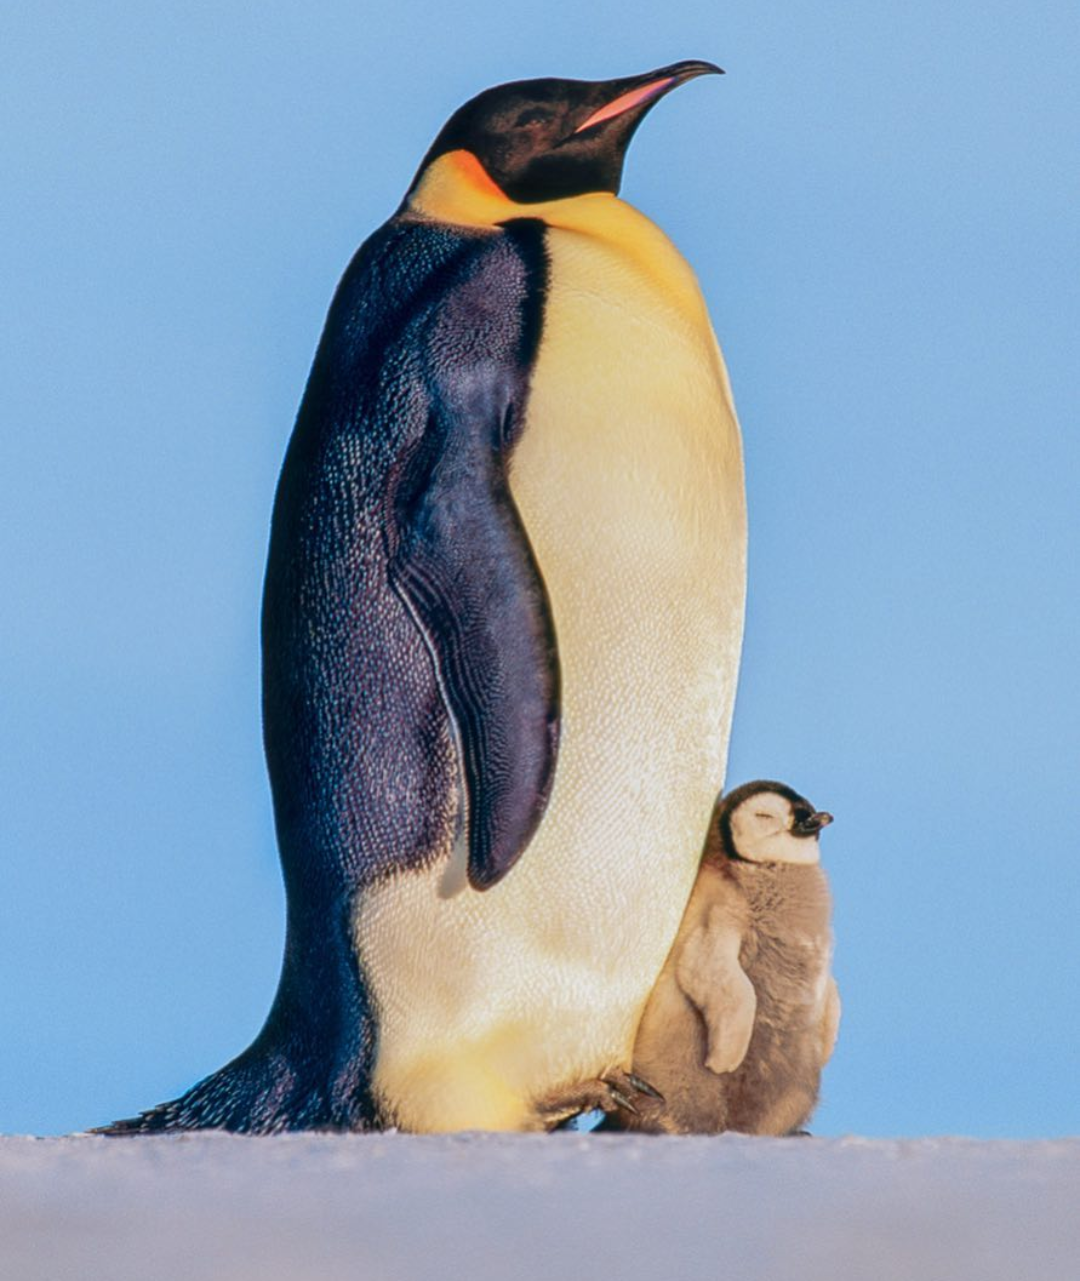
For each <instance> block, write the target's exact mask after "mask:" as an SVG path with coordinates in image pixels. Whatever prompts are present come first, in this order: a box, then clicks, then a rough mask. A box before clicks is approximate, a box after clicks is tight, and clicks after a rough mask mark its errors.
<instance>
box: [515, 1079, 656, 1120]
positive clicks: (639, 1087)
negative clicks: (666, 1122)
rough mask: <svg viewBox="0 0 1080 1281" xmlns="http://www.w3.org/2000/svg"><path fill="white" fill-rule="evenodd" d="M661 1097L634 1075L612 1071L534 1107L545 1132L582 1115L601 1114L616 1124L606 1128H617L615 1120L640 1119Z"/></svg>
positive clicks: (561, 1092)
mask: <svg viewBox="0 0 1080 1281" xmlns="http://www.w3.org/2000/svg"><path fill="white" fill-rule="evenodd" d="M663 1102H664V1096H663V1095H662V1094H661V1093H660V1091H659V1090H658V1089H656V1087H655V1086H653V1085H650V1084H649V1082H648V1081H646V1080H643V1079H642V1078H641V1077H640V1076H637V1075H636V1074H635V1073H633V1072H624V1071H623V1070H622V1069H621V1068H613V1069H612V1070H611V1071H609V1072H606V1073H605V1074H604V1075H603V1076H601V1077H597V1078H596V1079H594V1080H592V1081H583V1082H581V1083H580V1084H578V1085H574V1086H569V1087H567V1088H566V1089H565V1090H560V1091H558V1092H556V1093H555V1094H553V1095H549V1096H548V1098H546V1099H544V1100H543V1101H542V1102H541V1103H540V1104H539V1105H538V1107H537V1111H538V1113H539V1114H540V1116H541V1117H542V1118H543V1119H544V1121H545V1126H546V1128H547V1129H558V1128H559V1127H560V1126H562V1125H564V1124H565V1123H566V1122H567V1121H568V1120H570V1119H572V1118H573V1117H575V1116H580V1115H581V1114H582V1113H584V1112H596V1111H600V1112H603V1113H604V1114H605V1116H606V1117H607V1118H608V1119H609V1120H612V1121H615V1122H616V1123H615V1124H613V1125H605V1126H604V1127H603V1128H605V1129H618V1128H620V1127H619V1125H618V1118H619V1117H620V1116H621V1117H622V1118H623V1119H624V1120H629V1118H630V1117H635V1118H641V1116H642V1113H643V1111H645V1110H652V1109H655V1107H656V1106H657V1105H662V1104H663Z"/></svg>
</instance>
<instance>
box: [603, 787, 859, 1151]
mask: <svg viewBox="0 0 1080 1281" xmlns="http://www.w3.org/2000/svg"><path fill="white" fill-rule="evenodd" d="M831 822H832V815H831V814H827V813H824V812H822V811H819V810H815V809H814V807H813V806H812V805H811V804H810V802H809V801H807V800H806V799H804V798H803V797H802V796H800V795H798V793H797V792H794V791H792V789H791V788H790V787H787V786H786V785H785V784H783V783H774V782H769V781H759V782H754V783H746V784H744V785H743V786H742V787H738V788H736V789H735V790H734V791H732V792H730V793H729V794H728V795H727V796H726V797H723V798H722V800H720V801H719V802H718V803H717V809H716V813H715V816H714V820H713V823H712V825H711V826H710V829H709V837H708V840H707V842H706V846H705V853H704V856H703V858H702V863H701V870H700V871H699V873H698V878H697V881H696V882H695V883H694V888H693V891H692V893H691V895H690V901H689V903H688V904H687V908H686V913H685V915H684V916H683V920H682V924H681V925H680V926H679V932H678V935H677V937H676V939H675V943H674V946H673V947H672V949H671V953H670V955H669V956H668V959H667V961H666V963H665V965H664V968H663V971H662V972H661V974H660V977H659V979H658V980H657V983H656V986H655V987H654V988H653V991H652V994H651V996H650V997H649V1001H648V1004H647V1005H646V1007H645V1013H644V1015H643V1016H642V1020H641V1026H640V1027H639V1028H638V1032H637V1039H636V1041H635V1043H634V1057H633V1073H632V1076H633V1077H640V1078H642V1080H643V1081H645V1082H647V1083H648V1085H650V1086H651V1087H653V1090H654V1093H655V1095H658V1096H659V1098H655V1097H654V1098H648V1097H645V1096H640V1097H638V1098H637V1099H635V1100H633V1101H632V1102H631V1108H632V1109H633V1110H631V1109H626V1110H623V1111H622V1112H613V1113H612V1115H611V1116H610V1117H609V1119H608V1121H609V1123H607V1124H605V1128H607V1129H634V1130H646V1131H650V1130H651V1131H659V1132H665V1133H670V1134H714V1133H718V1132H719V1131H721V1130H738V1131H741V1132H742V1133H744V1134H773V1135H780V1134H790V1133H793V1132H795V1131H797V1130H799V1128H800V1127H801V1126H803V1125H805V1124H806V1122H807V1120H808V1119H809V1117H810V1114H811V1112H812V1111H813V1109H814V1106H815V1105H816V1103H817V1099H818V1090H819V1086H820V1081H821V1071H822V1068H823V1067H824V1066H825V1064H826V1062H827V1061H828V1059H829V1058H830V1056H831V1055H832V1052H833V1048H834V1046H835V1044H836V1036H837V1031H838V1028H839V1025H840V997H839V993H838V991H837V987H836V981H835V979H833V978H832V976H831V974H830V958H831V953H832V930H831V924H830V898H829V889H828V884H827V882H826V878H825V874H824V872H823V871H822V869H821V866H820V862H819V849H818V833H819V832H820V831H821V829H822V828H823V827H825V826H826V825H827V824H829V823H831ZM628 1098H629V1096H628V1095H625V1094H624V1101H625V1100H626V1099H628Z"/></svg>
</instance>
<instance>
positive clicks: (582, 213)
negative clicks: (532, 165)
mask: <svg viewBox="0 0 1080 1281" xmlns="http://www.w3.org/2000/svg"><path fill="white" fill-rule="evenodd" d="M408 209H409V211H410V212H412V213H414V214H417V215H420V216H421V217H426V218H434V219H436V220H437V221H438V222H448V223H455V224H457V225H458V226H465V227H497V226H498V225H499V224H500V223H503V222H506V221H508V220H509V219H511V218H537V219H539V220H540V221H541V222H544V223H546V224H547V225H548V226H549V227H557V228H559V229H560V230H563V231H571V232H578V233H580V234H581V235H586V236H592V237H595V238H597V239H599V240H603V241H607V242H608V243H609V244H610V245H611V246H612V247H613V248H615V249H616V250H617V252H618V253H619V254H620V255H621V256H623V257H624V258H628V259H630V260H632V261H633V262H634V264H635V266H636V267H637V268H638V269H639V270H640V271H642V272H643V274H645V275H646V276H648V277H650V278H652V279H653V281H654V282H655V283H657V284H659V285H660V286H661V288H662V289H663V290H664V292H665V293H666V294H667V295H668V296H669V298H670V299H671V301H672V302H674V303H675V304H676V305H677V306H679V307H680V308H681V309H682V310H684V311H685V312H686V313H687V314H688V315H689V316H691V317H692V318H693V319H694V320H695V321H697V322H698V323H700V324H705V325H708V319H707V315H706V311H705V303H704V300H703V299H702V297H701V291H700V289H699V287H698V283H697V280H696V279H695V277H694V273H693V272H692V271H691V270H690V267H689V266H688V265H687V263H686V262H685V260H684V259H683V258H682V256H681V255H680V254H678V253H676V252H673V250H672V246H671V242H670V240H669V239H668V238H667V236H666V235H664V233H663V232H662V231H661V230H660V228H659V227H657V226H656V224H655V223H653V222H651V221H650V220H649V219H648V218H646V217H645V215H644V214H642V213H639V212H638V210H636V209H635V208H634V207H633V206H632V205H628V204H627V203H626V201H625V200H620V199H619V197H618V196H615V195H613V194H612V193H611V192H609V191H591V192H588V193H586V194H585V195H582V196H569V197H567V198H566V199H564V200H542V201H537V202H536V203H534V204H519V203H518V202H517V201H515V200H511V199H510V197H509V196H508V195H507V194H506V193H505V192H504V191H503V190H502V189H501V188H500V187H498V186H497V185H496V184H495V183H494V182H493V181H492V179H491V178H490V176H489V175H488V173H487V171H486V170H485V169H484V167H483V165H482V164H481V163H480V161H479V160H478V159H477V158H476V156H474V155H473V154H472V152H470V151H450V152H447V153H446V154H445V155H442V156H439V157H438V159H437V160H434V161H432V163H431V164H430V165H428V167H427V168H426V169H425V170H424V173H423V175H422V176H421V178H420V181H419V183H417V185H416V188H415V190H414V191H413V193H412V195H411V196H410V197H409V203H408Z"/></svg>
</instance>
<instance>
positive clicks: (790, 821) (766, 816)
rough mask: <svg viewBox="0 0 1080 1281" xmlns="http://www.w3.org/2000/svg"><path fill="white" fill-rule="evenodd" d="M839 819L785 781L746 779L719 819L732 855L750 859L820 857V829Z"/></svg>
mask: <svg viewBox="0 0 1080 1281" xmlns="http://www.w3.org/2000/svg"><path fill="white" fill-rule="evenodd" d="M832 821H833V816H832V815H831V814H827V813H825V812H824V811H823V810H815V809H814V807H813V805H811V804H810V802H809V801H808V800H807V799H806V798H805V797H804V796H800V795H799V794H798V792H795V791H793V790H792V789H791V788H790V787H788V786H786V785H785V784H784V783H774V782H770V781H768V780H759V781H758V782H755V783H744V784H743V785H742V787H737V788H735V790H734V791H732V792H729V793H728V794H727V796H725V797H724V798H723V799H722V800H721V802H720V805H719V807H718V811H717V822H718V823H719V827H720V837H721V840H722V841H723V846H724V850H725V852H726V854H727V856H728V857H729V858H733V859H736V860H738V861H741V862H747V863H802V864H807V863H816V862H818V859H819V852H818V833H819V832H820V831H821V829H822V828H823V827H828V825H829V824H830V823H831V822H832Z"/></svg>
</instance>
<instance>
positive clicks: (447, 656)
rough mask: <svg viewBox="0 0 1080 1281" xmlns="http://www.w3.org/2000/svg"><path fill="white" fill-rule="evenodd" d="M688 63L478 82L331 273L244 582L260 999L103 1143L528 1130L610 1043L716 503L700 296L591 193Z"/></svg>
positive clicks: (724, 607)
mask: <svg viewBox="0 0 1080 1281" xmlns="http://www.w3.org/2000/svg"><path fill="white" fill-rule="evenodd" d="M718 70H719V68H717V67H714V66H712V65H711V64H710V63H707V62H680V63H676V64H674V65H673V66H669V67H663V68H661V69H659V70H656V71H651V72H648V73H647V74H645V75H639V76H631V77H629V78H627V79H622V80H608V81H601V82H587V81H574V80H532V81H522V82H519V83H515V84H508V85H502V86H500V87H498V88H495V89H490V90H488V91H487V92H485V93H482V94H480V95H479V96H478V97H476V98H474V99H473V100H472V101H471V102H469V103H467V104H466V105H465V106H463V107H462V108H461V109H460V110H459V111H457V112H456V113H455V114H454V115H453V116H452V117H451V119H450V120H449V122H448V123H447V124H446V126H445V127H444V129H443V130H442V132H441V133H440V134H439V136H438V137H437V138H436V140H435V142H434V144H433V145H432V147H431V149H430V150H429V152H428V153H427V155H426V156H425V158H424V160H423V162H422V164H421V166H420V169H419V172H418V174H417V176H416V179H415V181H414V182H413V184H412V186H411V188H410V189H409V192H408V194H407V196H406V197H405V200H404V202H403V204H402V205H401V208H400V209H399V210H398V212H397V213H396V214H395V216H394V217H393V218H391V220H390V221H389V222H388V223H387V224H386V225H385V226H384V227H383V228H382V229H381V230H379V231H377V232H376V233H375V234H374V235H373V236H372V237H371V239H370V240H368V242H367V243H366V244H365V245H364V246H363V247H362V248H361V250H360V251H359V253H358V254H357V255H356V257H355V258H354V260H353V262H352V264H351V265H350V266H349V268H348V270H347V271H346V273H345V276H344V278H343V280H342V282H341V284H340V286H339V287H338V290H337V294H336V296H335V298H334V301H333V304H332V306H331V309H330V314H329V317H328V319H327V323H326V328H325V331H324V333H323V336H322V340H321V342H320V345H319V349H318V352H317V354H316V357H315V363H314V366H313V368H312V371H311V376H310V379H309V381H308V385H307V390H306V392H305V395H304V398H303V402H302V404H301V407H300V412H299V417H298V420H297V424H296V428H295V431H294V434H293V437H292V440H291V443H290V445H289V449H288V453H287V456H286V459H285V464H284V469H283V472H282V476H281V481H280V484H279V488H278V493H277V499H276V503H275V507H274V517H273V529H272V533H271V539H270V553H269V561H268V566H267V575H266V589H265V597H264V605H263V706H264V727H265V728H264V734H265V744H266V754H267V761H268V766H269V771H270V778H271V783H272V787H273V796H274V813H275V820H276V826H277V833H278V840H279V845H280V850H281V859H282V865H283V870H284V876H285V884H286V891H287V900H288V911H287V915H288V922H287V937H286V945H285V958H284V965H283V972H282V977H281V982H280V987H279V990H278V993H277V997H276V999H275V1002H274V1005H273V1008H272V1010H271V1012H270V1015H269V1017H268V1019H267V1022H266V1025H265V1027H264V1028H263V1030H262V1032H261V1033H260V1035H259V1036H258V1038H257V1039H256V1041H255V1042H254V1043H253V1045H252V1046H251V1047H250V1048H249V1049H248V1050H247V1051H245V1052H244V1053H243V1054H242V1055H240V1057H239V1058H237V1059H236V1060H234V1061H233V1062H232V1063H230V1064H229V1065H227V1066H226V1067H225V1068H223V1069H221V1070H220V1071H219V1072H217V1073H215V1074H214V1075H212V1076H210V1077H208V1078H206V1079H205V1080H204V1081H202V1082H200V1083H199V1084H197V1085H196V1086H194V1087H193V1088H192V1089H191V1090H189V1091H188V1093H187V1094H185V1095H183V1096H182V1097H181V1098H179V1099H177V1100H175V1101H173V1102H171V1103H167V1104H163V1105H161V1106H159V1107H157V1108H154V1109H152V1110H151V1111H150V1112H147V1113H143V1114H142V1116H140V1117H138V1118H136V1119H135V1120H133V1121H127V1122H119V1123H117V1124H116V1125H115V1126H113V1127H110V1129H109V1132H111V1133H129V1132H132V1131H150V1130H162V1129H175V1128H199V1127H223V1128H226V1129H231V1130H240V1131H250V1132H260V1131H261V1132H265V1131H274V1130H282V1129H303V1128H316V1127H320V1128H366V1127H377V1126H390V1125H396V1126H399V1127H401V1128H402V1129H406V1130H413V1131H438V1130H455V1129H463V1128H483V1129H530V1128H540V1127H542V1126H544V1125H547V1124H549V1123H550V1122H551V1121H552V1120H553V1119H554V1118H555V1117H556V1116H557V1114H558V1112H559V1104H558V1100H559V1098H560V1097H561V1096H562V1094H563V1093H564V1091H565V1092H567V1094H568V1095H569V1094H572V1093H573V1088H572V1087H574V1086H575V1085H576V1084H577V1083H579V1082H582V1081H589V1080H593V1079H594V1078H597V1077H602V1076H605V1075H608V1074H609V1073H610V1072H611V1071H612V1070H618V1069H620V1068H626V1067H628V1066H629V1063H630V1055H631V1050H632V1046H633V1041H634V1032H635V1029H636V1027H637V1023H638V1019H639V1016H640V1014H641V1011H642V1008H643V1006H644V1003H645V1001H646V999H647V997H648V995H649V991H650V989H651V987H652V985H653V983H654V981H655V979H656V976H657V974H658V973H659V971H660V969H661V966H662V965H663V963H664V958H665V955H666V954H667V951H668V949H669V947H670V946H671V942H672V939H673V938H674V936H675V932H676V929H677V928H678V925H679V920H680V917H681V915H682V912H683V909H684V907H685V905H686V901H687V897H688V895H689V892H690V888H691V885H692V884H693V882H694V878H695V875H696V873H697V865H698V859H699V855H700V851H701V846H702V841H703V837H704V834H705V832H706V829H707V826H708V823H709V816H710V813H711V810H712V804H713V799H714V797H715V796H716V794H717V792H718V791H719V790H720V788H721V785H722V783H723V777H724V768H725V757H726V749H727V739H728V731H729V726H730V719H731V712H732V703H733V699H734V694H735V682H736V674H737V668H738V659H739V650H740V645H741V636H742V622H743V599H744V585H745V513H744V498H743V478H742V458H741V448H740V441H739V433H738V426H737V423H736V419H735V411H734V408H733V405H732V400H731V393H730V389H729V386H728V381H727V376H726V373H725V370H724V365H723V360H722V358H721V355H720V352H719V349H718V347H717V345H716V340H715V338H714V336H713V332H712V329H711V326H710V324H709V319H708V315H707V312H706V308H705V304H704V301H703V299H702V296H701V292H700V289H699V287H698V284H697V282H696V280H695V278H694V275H693V273H692V272H691V270H690V268H689V266H688V265H687V264H686V262H685V261H684V260H683V258H682V257H681V256H680V255H679V253H678V252H677V250H676V249H675V248H674V246H673V245H672V244H671V242H670V241H669V240H668V239H667V237H666V236H665V235H664V234H663V232H661V231H660V230H659V229H658V228H657V227H656V226H655V225H654V224H653V223H651V222H650V221H649V220H648V219H647V218H645V217H644V216H643V215H642V214H640V213H638V212H637V211H636V210H635V209H633V208H632V207H631V206H630V205H628V204H625V203H624V202H622V201H621V200H619V199H618V198H617V195H616V193H617V191H618V189H619V183H620V178H621V174H622V167H623V159H624V155H625V152H626V148H627V144H628V143H629V141H630V138H631V136H632V135H633V133H634V131H635V129H636V128H637V126H638V124H639V123H640V122H641V120H642V118H643V117H644V115H645V113H646V112H647V111H648V110H649V109H650V108H651V107H652V106H653V104H654V103H655V102H657V101H658V100H659V99H660V98H661V97H663V96H664V95H665V94H666V93H668V92H669V91H670V90H672V89H674V88H676V87H677V86H679V85H681V84H684V83H685V82H686V81H688V80H690V79H692V78H694V77H696V76H700V75H704V74H706V73H709V72H716V71H718ZM701 132H702V133H703V134H705V133H706V131H705V130H701ZM709 132H711V130H710V131H709ZM519 860H520V861H519ZM645 901H647V902H648V903H649V911H648V912H642V911H641V910H640V904H641V903H642V902H645Z"/></svg>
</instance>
